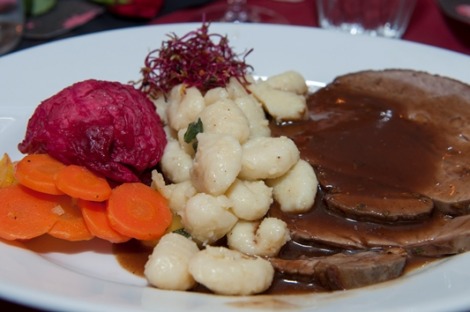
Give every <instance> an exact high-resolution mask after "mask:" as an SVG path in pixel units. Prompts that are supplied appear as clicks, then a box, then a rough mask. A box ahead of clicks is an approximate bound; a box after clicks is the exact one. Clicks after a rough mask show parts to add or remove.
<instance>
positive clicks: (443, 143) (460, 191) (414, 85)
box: [272, 70, 470, 223]
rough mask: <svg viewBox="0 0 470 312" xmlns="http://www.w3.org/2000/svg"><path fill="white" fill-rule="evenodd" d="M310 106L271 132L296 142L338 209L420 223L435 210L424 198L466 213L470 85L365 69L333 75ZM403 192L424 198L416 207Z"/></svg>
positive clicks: (469, 208) (447, 211) (357, 216)
mask: <svg viewBox="0 0 470 312" xmlns="http://www.w3.org/2000/svg"><path fill="white" fill-rule="evenodd" d="M308 105H309V117H310V118H309V120H306V121H302V122H292V123H289V124H283V125H277V126H273V127H272V129H273V134H275V135H276V134H282V135H287V136H289V137H291V138H292V139H293V140H294V141H295V142H296V144H297V145H298V147H299V150H300V152H301V156H302V158H304V159H306V160H308V161H309V162H310V163H311V164H312V166H313V167H314V168H315V171H316V173H317V176H318V179H319V182H320V185H321V186H322V188H323V189H324V190H325V191H326V192H327V193H330V194H334V195H333V196H328V197H326V200H328V201H329V200H332V202H330V203H329V204H330V205H329V206H330V207H332V208H335V211H336V212H338V211H340V212H341V213H342V214H345V215H346V216H347V217H348V218H354V219H356V220H364V219H365V220H373V221H375V222H384V223H389V222H390V221H393V222H395V221H412V220H414V219H415V220H416V221H421V220H423V218H430V217H431V215H432V214H431V212H432V210H433V209H429V208H430V207H429V206H427V205H424V206H423V201H422V200H421V199H422V198H426V197H427V198H430V199H431V200H432V201H433V204H434V207H437V208H438V209H439V210H440V211H442V213H444V214H450V215H465V214H467V213H468V212H469V211H470V156H469V155H470V86H469V85H466V84H463V83H461V82H458V81H455V80H452V79H449V78H445V77H440V76H435V75H430V74H428V73H424V72H417V71H410V70H385V71H363V72H358V73H353V74H348V75H345V76H341V77H338V78H337V79H335V80H334V81H333V82H332V83H330V84H329V85H327V86H326V87H324V88H322V89H320V90H318V91H317V92H315V93H313V94H312V95H311V96H310V97H309V99H308ZM404 193H408V194H419V195H420V196H421V197H420V198H419V199H418V200H417V201H416V205H414V204H413V203H412V202H410V201H405V202H404V201H403V199H402V194H404ZM337 194H341V195H337ZM378 198H385V199H386V200H384V201H383V204H380V203H379V202H377V201H376V200H377V199H378ZM338 199H341V201H340V203H338ZM372 202H373V204H370V203H372ZM364 203H369V204H366V205H365V204H364ZM357 207H361V209H360V210H358V209H356V208H357ZM391 207H394V212H393V213H392V214H390V213H389V212H390V208H391ZM338 208H341V209H338ZM381 210H382V211H381Z"/></svg>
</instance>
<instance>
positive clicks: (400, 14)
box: [316, 0, 416, 38]
mask: <svg viewBox="0 0 470 312" xmlns="http://www.w3.org/2000/svg"><path fill="white" fill-rule="evenodd" d="M415 3H416V0H316V4H317V13H318V21H319V24H320V26H321V27H322V28H325V29H337V30H342V31H345V32H349V33H351V34H367V35H371V36H382V37H387V38H400V37H401V36H402V35H403V33H404V32H405V30H406V28H407V27H408V23H409V21H410V18H411V14H412V13H413V10H414V7H415Z"/></svg>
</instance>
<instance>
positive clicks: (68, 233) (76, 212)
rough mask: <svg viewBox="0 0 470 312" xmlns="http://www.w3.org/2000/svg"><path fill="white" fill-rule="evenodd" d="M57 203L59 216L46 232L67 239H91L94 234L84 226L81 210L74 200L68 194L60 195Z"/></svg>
mask: <svg viewBox="0 0 470 312" xmlns="http://www.w3.org/2000/svg"><path fill="white" fill-rule="evenodd" d="M58 197H59V196H58ZM59 204H60V205H59V206H58V207H57V211H59V218H58V220H57V222H56V223H55V224H54V226H52V228H51V229H50V230H49V232H48V234H49V235H51V236H53V237H56V238H60V239H63V240H68V241H83V240H90V239H92V238H93V237H94V236H93V234H92V233H91V232H90V230H89V229H88V227H87V226H86V224H85V220H84V218H83V215H82V211H81V210H80V208H79V207H78V206H77V204H76V201H75V200H74V199H72V198H70V197H68V196H60V202H59Z"/></svg>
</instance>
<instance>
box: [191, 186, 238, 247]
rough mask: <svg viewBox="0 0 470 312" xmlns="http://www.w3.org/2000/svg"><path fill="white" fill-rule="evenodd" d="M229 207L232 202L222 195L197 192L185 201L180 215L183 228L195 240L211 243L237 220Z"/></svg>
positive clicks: (228, 229) (222, 235)
mask: <svg viewBox="0 0 470 312" xmlns="http://www.w3.org/2000/svg"><path fill="white" fill-rule="evenodd" d="M231 207H232V203H231V202H230V200H229V199H228V198H227V197H226V196H224V195H220V196H212V195H209V194H205V193H198V194H196V195H194V196H193V197H191V198H190V199H189V200H188V201H187V203H186V206H185V208H184V212H183V215H182V222H183V225H184V228H185V229H186V230H187V231H188V233H189V234H191V236H192V237H193V238H194V239H195V240H197V241H199V242H201V243H203V244H210V243H213V242H215V241H217V240H219V239H221V238H222V237H224V236H225V235H226V234H227V233H228V232H229V231H230V230H231V229H232V227H233V226H234V225H235V223H236V222H237V221H238V218H237V217H236V216H235V215H234V214H233V213H232V212H231V211H230V209H231Z"/></svg>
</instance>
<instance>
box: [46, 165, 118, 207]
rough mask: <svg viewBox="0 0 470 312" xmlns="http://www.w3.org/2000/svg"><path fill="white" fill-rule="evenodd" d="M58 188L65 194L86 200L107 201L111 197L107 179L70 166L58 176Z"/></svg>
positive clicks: (84, 169)
mask: <svg viewBox="0 0 470 312" xmlns="http://www.w3.org/2000/svg"><path fill="white" fill-rule="evenodd" d="M55 183H56V186H57V188H58V189H59V190H61V191H62V192H64V193H65V194H67V195H69V196H71V197H74V198H80V199H84V200H91V201H105V200H107V199H108V198H109V196H110V195H111V186H109V183H108V181H107V180H106V179H105V178H102V177H100V176H97V175H96V174H94V173H93V172H91V171H90V170H88V169H87V168H86V167H83V166H77V165H69V166H66V167H64V168H62V169H61V170H60V171H59V172H58V173H57V176H56V182H55Z"/></svg>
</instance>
